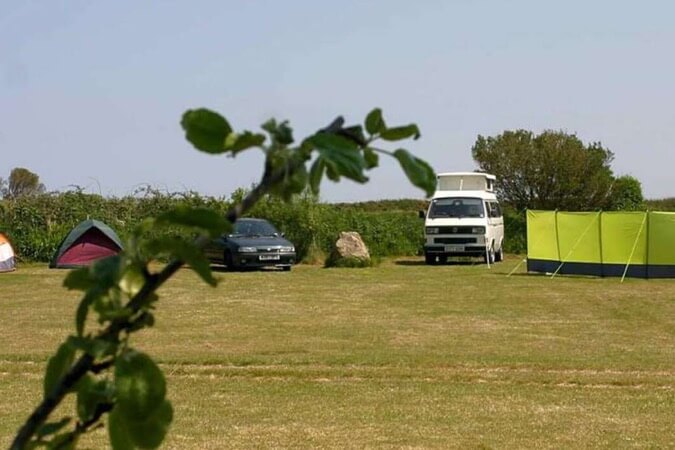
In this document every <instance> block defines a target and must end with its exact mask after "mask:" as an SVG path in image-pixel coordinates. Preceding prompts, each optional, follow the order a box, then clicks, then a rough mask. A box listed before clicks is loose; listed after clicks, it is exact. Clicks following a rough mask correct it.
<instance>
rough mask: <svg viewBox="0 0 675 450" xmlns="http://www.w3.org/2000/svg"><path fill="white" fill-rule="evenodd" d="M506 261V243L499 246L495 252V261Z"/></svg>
mask: <svg viewBox="0 0 675 450" xmlns="http://www.w3.org/2000/svg"><path fill="white" fill-rule="evenodd" d="M501 261H504V244H502V245H500V246H499V250H498V251H497V253H495V262H501Z"/></svg>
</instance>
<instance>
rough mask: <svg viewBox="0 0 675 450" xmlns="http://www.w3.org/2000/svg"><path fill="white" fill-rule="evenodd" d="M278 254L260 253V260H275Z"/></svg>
mask: <svg viewBox="0 0 675 450" xmlns="http://www.w3.org/2000/svg"><path fill="white" fill-rule="evenodd" d="M278 259H279V255H260V261H276V260H278Z"/></svg>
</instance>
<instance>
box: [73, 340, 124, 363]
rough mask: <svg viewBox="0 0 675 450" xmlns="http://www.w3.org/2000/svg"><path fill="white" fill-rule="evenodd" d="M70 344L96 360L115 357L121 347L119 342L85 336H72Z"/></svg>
mask: <svg viewBox="0 0 675 450" xmlns="http://www.w3.org/2000/svg"><path fill="white" fill-rule="evenodd" d="M68 342H70V344H71V345H72V346H73V347H75V348H76V349H77V350H82V351H83V352H84V353H87V354H89V355H91V356H93V357H94V358H102V357H104V356H110V355H114V354H115V352H116V350H117V346H118V345H119V342H115V341H108V340H104V339H95V338H91V337H84V336H70V337H69V338H68Z"/></svg>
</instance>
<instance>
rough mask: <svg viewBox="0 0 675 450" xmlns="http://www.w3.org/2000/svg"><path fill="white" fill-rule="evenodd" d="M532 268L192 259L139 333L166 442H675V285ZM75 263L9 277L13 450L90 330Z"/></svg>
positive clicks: (2, 355)
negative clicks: (61, 353) (206, 264)
mask: <svg viewBox="0 0 675 450" xmlns="http://www.w3.org/2000/svg"><path fill="white" fill-rule="evenodd" d="M517 262H518V260H516V259H514V258H511V259H508V260H507V261H506V262H504V263H501V264H498V265H496V266H493V267H492V268H491V269H487V268H486V267H485V266H484V265H448V266H425V265H424V264H423V263H422V261H421V260H420V259H416V258H407V259H400V260H386V261H384V262H383V263H382V264H381V265H380V266H378V267H374V268H368V269H322V268H319V267H316V266H297V267H295V268H294V269H293V271H292V272H290V273H286V272H276V271H264V272H244V273H225V272H220V273H218V274H217V277H218V278H219V279H220V280H221V284H220V285H219V286H218V287H217V288H216V289H213V288H210V287H208V286H206V285H205V284H203V283H201V282H200V281H199V280H198V279H197V277H196V276H195V275H194V274H193V273H192V272H191V271H189V270H187V269H186V270H182V271H180V272H179V274H178V276H177V277H176V278H175V279H173V280H171V281H170V282H169V283H168V285H166V286H165V287H164V288H162V290H161V292H160V293H161V301H160V304H159V309H158V311H157V319H158V320H157V324H156V327H155V328H154V329H152V330H149V331H148V332H144V333H142V334H140V335H138V336H137V337H136V338H135V340H134V344H135V345H136V347H137V348H139V349H141V350H143V351H146V352H148V353H150V354H151V355H153V356H154V357H155V358H156V359H157V360H158V361H159V362H160V363H161V365H162V367H163V369H164V370H165V373H166V374H167V379H168V384H169V398H170V399H171V400H172V402H173V405H174V409H175V419H174V423H173V425H172V429H171V431H170V434H169V437H168V440H167V441H166V443H165V444H166V445H165V448H172V449H185V448H187V449H220V448H269V447H274V448H289V447H290V448H363V447H371V448H372V447H377V448H401V447H408V448H589V447H591V448H596V447H601V448H674V447H675V425H674V424H675V418H674V417H675V280H626V281H625V282H624V283H623V284H620V283H619V280H618V279H593V278H582V277H558V278H555V279H550V278H548V277H544V276H534V275H524V274H522V271H519V272H518V273H516V274H515V275H513V276H511V277H507V276H506V274H507V273H508V272H509V271H510V270H511V269H512V268H514V267H515V265H516V264H517ZM64 275H65V272H63V271H58V270H49V269H47V268H46V267H45V266H22V267H20V269H19V270H18V271H16V272H14V273H10V274H3V275H0V292H2V294H1V297H0V307H1V308H2V309H1V311H2V312H1V313H0V327H1V329H2V338H1V340H0V342H1V344H0V448H6V447H7V446H8V445H9V442H10V440H11V438H12V435H13V433H14V431H15V430H16V428H17V427H18V426H19V424H20V423H21V422H23V420H25V418H26V416H27V415H28V413H29V411H30V410H31V409H32V408H33V407H34V406H35V404H36V403H37V401H38V397H39V395H40V393H41V380H42V373H43V370H44V366H45V361H46V358H47V357H48V355H49V354H50V353H51V352H53V350H54V349H55V347H56V345H57V343H59V342H60V341H61V340H62V339H63V338H64V337H65V336H66V335H67V334H68V333H70V332H71V330H73V325H72V324H73V320H74V319H73V316H74V310H75V306H76V300H77V296H76V294H74V293H72V292H68V291H66V290H64V289H63V288H61V282H62V279H63V276H64ZM66 411H67V413H71V411H72V409H69V410H66ZM83 444H84V447H86V448H94V449H98V448H106V447H107V444H106V434H105V431H104V430H97V431H96V432H95V433H93V434H92V435H91V436H89V437H87V438H86V439H85V440H84V442H83Z"/></svg>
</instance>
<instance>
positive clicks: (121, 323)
mask: <svg viewBox="0 0 675 450" xmlns="http://www.w3.org/2000/svg"><path fill="white" fill-rule="evenodd" d="M303 163H304V162H303V161H299V160H298V161H294V160H292V161H291V162H290V163H289V165H287V166H285V167H284V168H283V169H272V168H271V166H270V164H269V163H268V164H266V166H265V171H264V173H263V176H262V179H261V180H260V183H259V184H258V185H257V186H256V187H255V188H254V189H253V190H252V191H251V192H249V193H248V194H247V195H246V197H244V199H243V200H242V201H241V203H239V204H237V205H235V206H233V207H232V208H231V209H230V210H229V211H228V212H227V213H226V214H225V217H226V218H227V220H228V221H229V222H230V223H234V222H236V221H237V219H238V218H239V217H241V216H242V215H243V214H245V213H246V212H247V211H248V210H249V209H251V208H252V207H253V205H255V204H256V203H257V202H258V200H260V198H262V196H264V195H265V194H267V193H268V192H269V191H270V189H271V188H272V187H273V186H274V185H275V184H277V183H279V182H280V181H281V180H283V178H284V177H285V176H286V175H287V174H288V173H289V172H292V171H294V170H296V169H297V168H298V167H300V165H301V164H303ZM208 242H209V238H208V237H206V236H201V237H199V238H197V239H196V241H195V244H196V245H197V246H198V247H200V248H203V247H204V246H205V245H206V244H207V243H208ZM184 264H185V261H183V260H181V259H173V260H171V261H170V262H169V263H168V264H167V265H166V266H164V268H163V269H162V270H161V271H160V272H158V273H156V274H151V275H149V276H147V277H146V282H145V284H144V285H143V287H142V288H141V290H140V291H139V292H138V293H137V294H136V295H135V296H134V297H133V298H131V299H130V300H129V302H128V303H127V305H126V307H127V308H129V309H130V310H131V311H133V312H134V313H135V312H137V311H139V310H140V308H141V306H142V305H143V304H145V302H146V300H147V299H148V298H149V296H150V295H151V294H153V293H154V292H155V291H156V290H157V289H158V288H159V287H160V286H161V285H162V284H164V282H166V281H167V280H168V279H169V278H171V277H172V276H173V275H174V274H175V273H176V272H177V271H178V269H180V268H181V267H182V266H183V265H184ZM129 326H131V323H130V322H129V321H128V319H120V320H116V321H113V322H112V323H111V324H110V325H108V327H107V328H105V329H104V330H102V331H101V332H100V333H99V335H98V338H102V339H106V338H117V337H118V336H119V333H120V332H122V331H123V330H125V329H127V328H128V327H129ZM94 363H95V360H94V357H93V356H91V355H89V354H87V353H85V354H83V355H82V356H80V358H79V359H78V360H77V362H76V363H75V364H74V365H73V366H72V367H71V368H70V370H69V371H68V372H67V373H66V374H65V375H64V376H63V378H61V380H60V381H59V382H58V383H57V384H56V386H55V387H54V389H53V390H52V392H50V393H49V394H47V395H46V396H45V398H44V399H43V400H42V402H41V403H40V404H39V405H38V406H37V407H36V408H35V410H34V411H33V413H32V414H31V415H30V416H29V417H28V419H27V420H26V422H25V423H24V424H23V426H22V427H21V428H20V429H19V431H18V433H17V435H16V437H15V438H14V441H13V442H12V445H11V447H10V450H23V449H24V448H25V447H26V444H28V442H29V441H30V439H31V437H32V436H33V435H35V433H36V432H37V430H38V429H39V428H40V427H41V426H42V424H43V423H44V422H45V421H46V420H47V418H48V417H49V415H50V414H51V413H52V411H54V409H55V408H56V407H57V406H58V405H59V403H61V401H62V400H63V398H64V397H65V396H66V394H68V393H69V392H70V391H71V389H73V388H74V386H75V385H76V384H77V382H78V381H79V380H80V379H81V378H82V377H83V376H84V375H86V374H87V373H88V372H90V371H92V370H93V369H95V368H96V367H97V366H96V365H95V364H94Z"/></svg>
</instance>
